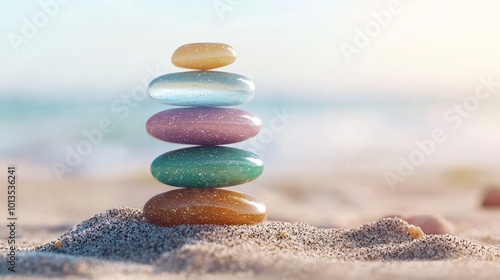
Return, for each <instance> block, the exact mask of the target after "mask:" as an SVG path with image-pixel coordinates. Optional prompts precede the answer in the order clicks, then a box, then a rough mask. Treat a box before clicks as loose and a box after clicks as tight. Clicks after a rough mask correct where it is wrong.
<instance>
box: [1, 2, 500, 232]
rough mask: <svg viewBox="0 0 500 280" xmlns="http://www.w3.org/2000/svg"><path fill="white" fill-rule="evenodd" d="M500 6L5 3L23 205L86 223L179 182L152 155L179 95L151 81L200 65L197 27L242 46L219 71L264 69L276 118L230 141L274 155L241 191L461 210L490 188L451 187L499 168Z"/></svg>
mask: <svg viewBox="0 0 500 280" xmlns="http://www.w3.org/2000/svg"><path fill="white" fill-rule="evenodd" d="M499 12H500V3H499V2H498V1H494V0H491V1H487V0H485V1H472V0H464V1H452V0H443V1H438V2H436V1H430V0H429V1H409V0H401V1H391V0H381V1H378V0H377V1H344V0H339V1H326V0H325V1H314V2H305V1H281V0H280V1H264V0H262V1H260V0H259V1H244V0H207V1H201V0H200V1H193V0H191V1H175V2H174V1H159V0H157V1H153V0H149V1H135V0H124V1H118V0H113V1H111V0H110V1H85V2H81V1H67V0H65V1H63V0H61V1H57V0H40V1H9V2H8V3H3V5H2V8H1V10H0V18H1V23H0V34H2V37H1V38H2V39H1V40H0V127H1V142H0V160H1V162H2V163H3V166H5V168H6V166H7V165H9V164H15V165H17V167H18V178H19V181H18V185H19V186H18V189H19V194H18V195H19V201H20V202H19V211H21V214H20V217H21V219H22V220H24V221H25V226H26V228H29V225H31V226H36V225H37V224H40V223H41V221H44V223H45V224H46V225H47V224H49V225H54V226H57V225H61V224H62V225H71V224H75V223H77V222H79V221H81V220H82V219H84V218H86V217H88V216H89V215H93V214H96V213H99V212H102V211H104V210H105V209H109V208H113V207H118V206H130V207H135V208H141V207H142V205H143V204H144V202H145V201H146V200H147V199H148V198H149V197H151V196H153V195H155V194H157V193H160V192H163V191H166V190H169V189H171V188H169V187H164V186H162V185H161V184H160V183H158V182H155V181H154V179H153V178H152V177H151V175H150V173H149V164H150V163H151V161H152V160H153V159H154V158H155V157H156V156H158V155H159V154H161V153H164V152H167V151H169V150H172V149H177V148H181V147H184V146H182V145H175V144H168V143H162V142H160V141H157V140H155V139H152V138H151V137H149V136H148V134H147V133H146V131H145V128H144V124H145V122H146V120H147V119H148V118H149V117H150V116H151V115H153V114H155V113H156V112H159V111H161V110H165V109H169V108H172V107H170V106H166V105H163V104H160V103H157V102H155V101H153V100H151V99H150V98H149V97H148V96H147V94H146V87H147V84H148V83H149V82H150V81H151V80H152V79H153V78H155V77H156V76H159V75H162V74H165V73H171V72H178V71H185V70H183V69H180V68H176V67H174V66H173V65H172V64H171V63H170V57H171V54H172V53H173V52H174V50H175V49H176V48H177V47H179V46H180V45H183V44H186V43H191V42H223V43H227V44H229V45H231V46H233V48H234V49H235V50H236V52H237V54H238V57H237V60H236V62H235V63H234V64H232V65H230V66H227V67H225V68H222V69H220V70H221V71H226V72H236V73H239V74H242V75H245V76H248V77H250V78H251V79H252V80H253V81H254V83H255V85H256V97H255V98H254V100H253V101H251V102H250V103H247V104H244V105H242V106H240V107H239V108H243V109H246V110H250V111H252V112H254V113H256V114H258V115H259V116H261V118H262V120H263V127H262V131H261V133H260V134H259V136H258V137H257V138H255V139H253V140H249V141H246V142H244V143H239V144H235V145H232V146H235V147H240V148H243V149H247V150H251V151H254V152H256V153H257V154H259V155H260V156H261V157H262V158H263V160H264V162H265V163H266V171H265V173H264V175H263V176H262V177H261V178H259V179H258V180H256V181H254V182H252V183H249V184H246V185H243V186H237V187H235V188H234V189H236V190H241V191H244V192H247V193H250V194H253V195H255V196H257V197H259V198H260V199H262V200H263V201H265V202H266V203H267V205H268V208H269V217H270V219H280V220H294V221H302V222H309V223H312V224H315V225H320V226H345V225H353V224H356V223H357V222H358V221H360V220H363V219H365V220H366V219H370V218H372V216H373V217H376V216H379V215H382V214H384V213H390V212H391V211H395V212H400V211H403V212H404V211H407V212H412V211H416V210H415V209H419V211H421V212H422V211H423V212H432V211H434V212H436V211H437V212H440V213H443V214H445V215H448V216H453V215H455V214H456V212H454V211H452V210H450V209H456V210H457V211H459V212H460V213H462V214H463V212H464V211H465V212H466V211H468V210H467V209H473V207H476V206H477V205H476V204H477V203H476V202H474V201H476V199H477V196H478V193H477V192H475V191H470V192H467V191H466V195H465V196H461V197H460V199H455V198H456V197H454V193H453V191H450V190H457V189H458V190H462V191H464V190H477V189H480V188H482V187H484V186H486V185H488V184H491V183H495V182H497V181H498V179H497V173H498V172H496V170H498V165H499V163H500V157H499V155H500V154H499V151H500V141H499V139H500V126H499V123H500V109H499V108H500V107H499V101H500V69H499V65H500V52H499V51H498V50H499V49H500V17H499V16H498V14H499ZM102 122H105V123H108V124H109V123H111V126H110V127H112V131H111V132H103V131H102V130H101V128H100V124H101V123H102ZM436 130H437V132H436ZM89 135H90V136H89ZM436 135H437V136H436ZM436 139H437V140H436ZM423 192H424V193H429V192H430V193H432V194H435V193H440V194H443V195H445V196H446V197H447V198H450V199H452V200H453V201H455V203H456V205H455V204H454V205H455V206H457V207H456V208H453V207H447V208H446V207H445V206H443V205H444V204H443V203H442V202H443V196H434V197H436V198H435V199H434V200H433V199H429V197H428V196H419V195H418V194H421V193H423ZM416 193H417V195H415V194H416ZM4 195H5V194H4V193H3V192H2V194H1V196H2V205H3V203H4V201H5V199H3V197H4ZM419 198H421V200H418V199H419ZM405 199H406V200H405ZM467 199H469V200H470V205H471V206H470V207H469V208H467V207H468V206H463V205H468V204H467V201H468V200H467ZM464 201H465V202H464ZM458 205H462V206H458ZM458 208H459V209H458ZM367 215H368V218H366V216H367ZM360 217H365V218H363V219H361V218H360Z"/></svg>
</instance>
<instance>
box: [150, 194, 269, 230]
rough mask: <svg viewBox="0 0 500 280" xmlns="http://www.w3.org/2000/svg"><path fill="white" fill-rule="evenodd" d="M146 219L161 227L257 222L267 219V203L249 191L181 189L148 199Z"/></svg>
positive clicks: (251, 223) (250, 223)
mask: <svg viewBox="0 0 500 280" xmlns="http://www.w3.org/2000/svg"><path fill="white" fill-rule="evenodd" d="M143 214H144V218H146V220H147V221H148V222H150V223H152V224H155V225H158V226H176V225H183V224H186V225H200V224H215V225H253V224H259V223H262V222H263V221H264V220H265V219H266V216H267V214H266V206H265V205H264V203H262V202H261V201H260V200H258V199H257V198H255V197H253V196H250V195H248V194H244V193H239V192H233V191H228V190H221V189H180V190H173V191H168V192H164V193H161V194H159V195H156V196H154V197H152V198H151V199H150V200H148V201H147V202H146V204H145V205H144V210H143Z"/></svg>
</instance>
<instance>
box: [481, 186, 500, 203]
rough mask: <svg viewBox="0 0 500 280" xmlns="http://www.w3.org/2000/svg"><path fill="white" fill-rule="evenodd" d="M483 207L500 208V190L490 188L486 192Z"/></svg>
mask: <svg viewBox="0 0 500 280" xmlns="http://www.w3.org/2000/svg"><path fill="white" fill-rule="evenodd" d="M483 207H500V188H497V187H489V188H487V189H485V190H484V192H483Z"/></svg>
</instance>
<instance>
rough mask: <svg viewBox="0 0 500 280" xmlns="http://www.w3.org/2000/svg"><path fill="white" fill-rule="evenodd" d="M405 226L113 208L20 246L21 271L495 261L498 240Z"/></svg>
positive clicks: (259, 269) (499, 253) (499, 257)
mask: <svg viewBox="0 0 500 280" xmlns="http://www.w3.org/2000/svg"><path fill="white" fill-rule="evenodd" d="M409 227H410V225H409V224H408V223H406V222H405V221H403V220H401V219H397V218H387V219H383V220H379V221H376V222H373V223H370V224H366V225H363V226H361V227H359V228H355V229H322V228H316V227H313V226H310V225H307V224H303V223H285V222H266V223H263V224H260V225H257V226H187V225H183V226H178V227H171V228H162V227H157V226H154V225H151V224H148V223H146V222H145V221H144V218H143V216H142V212H141V211H140V210H136V209H131V208H118V209H112V210H108V211H106V212H105V213H102V214H99V215H96V216H94V217H92V218H89V219H87V220H85V221H84V222H82V223H81V224H79V225H77V226H75V227H74V228H72V229H71V230H69V231H68V232H66V233H65V234H63V235H62V236H61V237H60V238H58V239H57V240H54V241H52V242H50V243H47V244H43V245H41V246H38V247H32V248H24V249H23V250H22V251H21V252H19V253H20V256H23V261H22V262H24V264H23V265H22V267H23V268H24V270H25V271H24V272H25V273H28V274H29V273H35V274H42V275H46V276H51V275H53V274H54V271H56V272H57V274H54V275H68V274H72V275H85V271H87V270H88V268H89V267H92V269H93V270H94V271H95V270H96V269H97V270H98V269H99V267H100V266H103V265H105V264H106V263H116V264H118V265H123V264H128V266H123V267H122V270H123V269H125V270H126V268H127V267H128V268H129V269H130V268H131V267H132V266H135V267H136V268H134V269H136V270H140V271H149V272H151V273H153V272H154V273H156V274H157V273H162V272H176V273H178V272H183V273H206V272H209V273H241V272H243V273H247V272H250V273H257V274H259V273H267V272H269V271H270V270H272V271H277V270H279V271H293V269H296V268H301V269H304V268H306V269H308V267H309V268H310V267H313V268H314V271H318V269H320V270H321V269H322V268H326V267H328V266H329V264H332V263H336V264H345V263H352V262H355V261H358V262H359V261H361V262H364V261H370V262H387V261H422V260H424V261H428V260H442V261H449V260H454V261H464V260H473V261H478V262H490V261H493V262H494V263H498V262H499V261H500V248H498V247H493V246H482V245H477V244H474V243H472V242H470V241H467V240H464V239H461V238H458V237H454V236H451V235H428V236H424V237H421V238H417V239H413V238H412V237H411V235H410V234H409V233H408V228H409ZM0 259H1V261H4V257H2V258H0ZM309 264H314V265H312V266H311V265H309ZM344 266H345V265H344ZM137 267H138V268H137ZM44 269H45V270H44ZM115 270H116V268H115Z"/></svg>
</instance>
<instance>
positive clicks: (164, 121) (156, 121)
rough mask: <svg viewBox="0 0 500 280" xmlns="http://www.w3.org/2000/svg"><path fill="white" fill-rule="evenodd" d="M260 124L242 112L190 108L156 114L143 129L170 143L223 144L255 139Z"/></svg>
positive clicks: (212, 108)
mask: <svg viewBox="0 0 500 280" xmlns="http://www.w3.org/2000/svg"><path fill="white" fill-rule="evenodd" d="M261 124H262V121H261V120H260V118H259V117H258V116H257V115H255V114H253V113H250V112H248V111H245V110H239V109H228V108H214V107H193V108H178V109H170V110H165V111H162V112H159V113H157V114H155V115H153V116H152V117H151V118H149V120H148V121H147V122H146V130H147V131H148V133H149V134H150V135H151V136H153V137H155V138H157V139H159V140H162V141H167V142H172V143H179V144H191V145H224V144H231V143H237V142H241V141H244V140H246V139H249V138H252V137H254V136H255V135H257V133H259V130H260V126H261Z"/></svg>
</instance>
